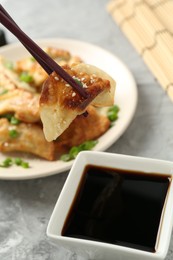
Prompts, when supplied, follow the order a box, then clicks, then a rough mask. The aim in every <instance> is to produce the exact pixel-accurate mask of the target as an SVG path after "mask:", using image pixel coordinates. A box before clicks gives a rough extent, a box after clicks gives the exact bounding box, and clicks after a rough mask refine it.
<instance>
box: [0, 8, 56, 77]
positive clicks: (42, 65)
mask: <svg viewBox="0 0 173 260" xmlns="http://www.w3.org/2000/svg"><path fill="white" fill-rule="evenodd" d="M0 11H2V12H3V13H4V14H5V15H6V16H7V17H8V18H9V19H10V20H11V21H12V22H14V23H15V21H14V20H13V19H12V17H11V16H10V15H9V14H8V13H7V11H6V10H5V9H4V8H3V6H2V5H0ZM15 24H16V23H15ZM16 26H18V25H17V24H16ZM18 28H19V27H18ZM22 43H23V42H22ZM23 45H24V46H25V48H26V49H27V50H28V51H29V52H30V54H31V55H32V56H33V55H34V56H36V55H37V54H36V53H34V52H33V51H32V49H30V48H29V47H28V46H27V45H26V44H25V43H23ZM37 56H38V55H37ZM38 59H39V56H38ZM39 64H40V65H41V67H42V68H43V69H44V70H45V71H46V72H47V74H51V73H52V72H53V71H52V69H51V68H50V67H49V66H47V64H46V63H45V62H44V61H42V60H41V59H40V60H39Z"/></svg>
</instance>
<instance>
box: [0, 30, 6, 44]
mask: <svg viewBox="0 0 173 260" xmlns="http://www.w3.org/2000/svg"><path fill="white" fill-rule="evenodd" d="M4 45H7V40H6V37H5V33H4V31H3V30H1V29H0V47H2V46H4Z"/></svg>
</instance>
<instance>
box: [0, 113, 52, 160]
mask: <svg viewBox="0 0 173 260" xmlns="http://www.w3.org/2000/svg"><path fill="white" fill-rule="evenodd" d="M11 130H15V131H16V133H17V135H18V136H16V137H15V138H14V137H11V136H10V131H11ZM0 151H1V152H13V151H20V152H28V153H32V154H35V155H37V156H40V157H42V158H45V159H47V160H53V159H54V155H55V147H54V144H53V142H49V143H48V142H47V141H46V140H45V137H44V134H43V130H42V127H41V126H40V125H37V124H26V123H21V124H19V125H17V126H12V125H11V124H10V123H9V122H8V120H7V119H6V118H2V119H0Z"/></svg>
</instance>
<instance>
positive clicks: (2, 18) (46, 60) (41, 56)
mask: <svg viewBox="0 0 173 260" xmlns="http://www.w3.org/2000/svg"><path fill="white" fill-rule="evenodd" d="M0 22H1V24H3V25H4V26H5V27H6V28H7V29H8V30H9V31H10V32H11V33H12V34H14V35H15V36H16V37H17V38H18V40H19V41H20V42H21V43H22V44H23V45H24V46H25V48H26V49H27V50H28V51H29V52H30V53H31V55H32V56H33V57H34V58H35V59H36V60H37V61H38V63H39V64H40V65H41V66H42V68H43V69H44V70H45V71H46V72H47V73H48V74H51V73H52V72H53V71H55V72H56V73H57V74H58V75H60V76H61V77H62V78H63V79H64V80H65V81H66V82H67V83H68V84H69V85H71V86H72V87H73V88H74V89H75V90H76V91H77V92H78V94H80V95H81V96H82V97H83V98H87V97H88V95H87V93H86V91H85V90H84V89H83V88H82V87H81V86H80V85H79V84H78V83H77V82H76V81H75V80H74V79H73V78H72V77H71V76H70V75H69V74H68V73H67V72H66V71H65V70H64V69H63V68H62V67H61V66H59V65H58V64H57V63H56V62H55V61H54V60H53V59H52V58H51V57H50V56H49V55H48V54H47V53H46V52H44V51H43V50H42V49H41V48H40V47H39V46H38V45H37V44H36V43H35V42H34V41H33V40H32V39H31V38H29V36H27V35H26V34H25V33H24V32H23V31H22V30H21V29H20V27H19V26H18V25H17V24H16V22H15V21H14V20H13V19H12V18H11V16H10V15H9V14H8V12H7V11H6V10H5V9H4V8H3V6H2V5H0Z"/></svg>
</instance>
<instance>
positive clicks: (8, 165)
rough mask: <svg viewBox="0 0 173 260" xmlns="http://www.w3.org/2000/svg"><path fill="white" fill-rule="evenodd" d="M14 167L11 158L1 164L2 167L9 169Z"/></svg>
mask: <svg viewBox="0 0 173 260" xmlns="http://www.w3.org/2000/svg"><path fill="white" fill-rule="evenodd" d="M11 165H12V159H11V158H9V157H8V158H6V159H5V160H4V161H2V163H1V164H0V167H4V168H8V167H10V166H11Z"/></svg>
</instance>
